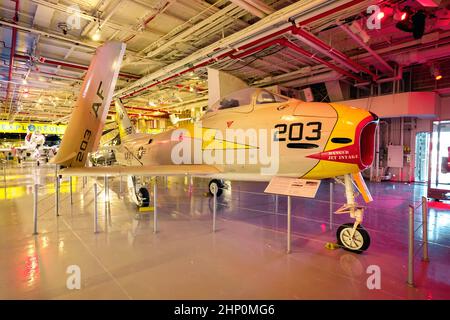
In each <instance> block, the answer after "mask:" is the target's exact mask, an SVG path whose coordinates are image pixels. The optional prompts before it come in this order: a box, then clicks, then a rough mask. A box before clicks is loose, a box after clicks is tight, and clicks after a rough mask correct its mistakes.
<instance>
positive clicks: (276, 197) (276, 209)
mask: <svg viewBox="0 0 450 320" xmlns="http://www.w3.org/2000/svg"><path fill="white" fill-rule="evenodd" d="M275 213H278V195H277V194H276V195H275Z"/></svg>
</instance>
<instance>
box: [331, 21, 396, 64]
mask: <svg viewBox="0 0 450 320" xmlns="http://www.w3.org/2000/svg"><path fill="white" fill-rule="evenodd" d="M337 25H338V26H339V28H341V29H342V30H343V31H344V32H345V33H347V35H349V36H350V38H352V39H353V40H354V41H355V42H356V43H357V44H358V45H360V46H361V47H362V48H364V49H365V50H366V51H367V52H369V53H370V54H371V55H372V56H373V57H374V58H375V59H376V60H377V61H378V62H380V63H381V65H382V66H383V67H384V70H382V71H386V70H387V71H389V72H392V73H394V68H392V67H391V66H390V65H389V63H387V62H386V61H385V60H384V59H383V58H382V57H381V56H380V55H379V54H378V53H376V52H375V51H374V50H372V48H371V47H370V46H369V45H367V44H366V43H365V42H364V41H363V40H362V39H361V38H360V37H359V36H358V35H356V34H355V33H353V32H352V30H350V28H349V27H348V26H346V25H345V24H343V23H342V22H341V21H337Z"/></svg>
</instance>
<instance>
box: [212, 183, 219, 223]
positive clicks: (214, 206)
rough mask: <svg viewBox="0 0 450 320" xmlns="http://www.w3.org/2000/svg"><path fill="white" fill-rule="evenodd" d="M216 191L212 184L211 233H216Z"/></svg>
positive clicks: (216, 188) (214, 185) (215, 186)
mask: <svg viewBox="0 0 450 320" xmlns="http://www.w3.org/2000/svg"><path fill="white" fill-rule="evenodd" d="M217 191H218V187H217V185H216V184H213V185H212V192H213V232H216V214H217Z"/></svg>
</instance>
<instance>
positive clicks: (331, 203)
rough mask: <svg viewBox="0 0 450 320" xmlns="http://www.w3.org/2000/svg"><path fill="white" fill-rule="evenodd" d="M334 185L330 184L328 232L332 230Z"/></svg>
mask: <svg viewBox="0 0 450 320" xmlns="http://www.w3.org/2000/svg"><path fill="white" fill-rule="evenodd" d="M333 202H334V183H333V182H330V230H333Z"/></svg>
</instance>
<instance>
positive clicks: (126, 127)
mask: <svg viewBox="0 0 450 320" xmlns="http://www.w3.org/2000/svg"><path fill="white" fill-rule="evenodd" d="M114 103H115V105H116V116H117V118H116V121H117V124H118V125H119V135H120V139H121V140H123V139H124V138H125V137H127V136H129V135H132V134H135V133H136V130H135V128H134V127H133V124H132V123H131V120H130V118H129V117H128V113H127V111H126V109H125V107H124V105H123V104H122V101H120V99H116V100H115V101H114Z"/></svg>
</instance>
